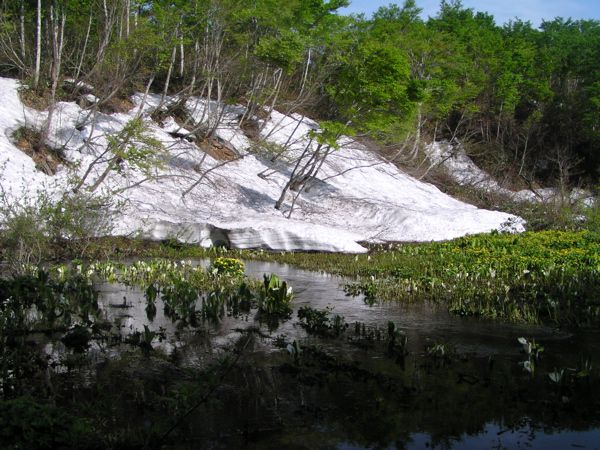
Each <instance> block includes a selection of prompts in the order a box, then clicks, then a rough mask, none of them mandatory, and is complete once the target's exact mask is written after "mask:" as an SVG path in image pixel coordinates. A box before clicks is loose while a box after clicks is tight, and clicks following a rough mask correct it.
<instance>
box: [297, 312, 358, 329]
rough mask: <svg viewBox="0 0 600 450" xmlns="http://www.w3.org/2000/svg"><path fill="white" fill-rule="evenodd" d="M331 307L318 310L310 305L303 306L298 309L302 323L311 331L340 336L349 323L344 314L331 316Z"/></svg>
mask: <svg viewBox="0 0 600 450" xmlns="http://www.w3.org/2000/svg"><path fill="white" fill-rule="evenodd" d="M330 312H331V309H329V308H326V309H322V310H318V309H315V308H311V307H310V306H301V307H300V308H299V309H298V319H300V325H302V327H304V329H306V331H308V332H309V333H315V334H321V335H333V336H339V335H341V334H342V333H344V332H345V331H346V329H347V328H348V324H347V323H346V321H345V319H344V317H343V316H340V315H338V314H335V315H334V316H333V317H329V315H330Z"/></svg>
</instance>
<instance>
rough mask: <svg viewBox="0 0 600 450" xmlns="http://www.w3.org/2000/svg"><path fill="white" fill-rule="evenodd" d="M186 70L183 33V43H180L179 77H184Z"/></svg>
mask: <svg viewBox="0 0 600 450" xmlns="http://www.w3.org/2000/svg"><path fill="white" fill-rule="evenodd" d="M184 70H185V53H184V49H183V33H181V42H180V43H179V76H180V77H183V72H184Z"/></svg>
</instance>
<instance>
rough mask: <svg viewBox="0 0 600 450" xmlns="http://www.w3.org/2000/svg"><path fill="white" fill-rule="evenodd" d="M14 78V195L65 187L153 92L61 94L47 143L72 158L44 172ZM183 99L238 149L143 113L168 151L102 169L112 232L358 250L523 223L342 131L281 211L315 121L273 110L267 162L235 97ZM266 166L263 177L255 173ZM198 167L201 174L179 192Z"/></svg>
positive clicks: (6, 152)
mask: <svg viewBox="0 0 600 450" xmlns="http://www.w3.org/2000/svg"><path fill="white" fill-rule="evenodd" d="M18 87H19V83H18V82H17V81H15V80H12V79H6V78H0V130H1V131H2V132H1V133H0V164H1V165H0V167H2V168H3V171H2V174H1V184H2V188H3V189H4V191H5V192H6V193H7V194H9V195H12V196H13V197H16V196H26V197H27V196H29V197H31V196H34V195H35V192H36V191H37V190H44V191H46V192H51V193H52V192H54V193H58V192H60V191H61V190H64V189H67V186H68V182H69V181H68V180H69V179H71V178H72V173H70V171H72V170H78V171H79V175H80V176H81V174H82V173H83V172H84V171H85V169H86V168H87V167H88V165H89V164H90V162H91V161H93V160H94V158H95V157H96V156H97V155H98V154H100V153H101V152H102V151H104V150H105V149H106V145H107V142H108V141H107V137H108V135H110V134H111V133H116V132H118V131H119V130H121V129H122V127H123V126H124V125H125V124H126V123H127V122H128V121H129V120H131V119H132V118H134V117H135V115H136V114H137V113H138V111H139V110H140V108H141V110H143V111H144V112H145V113H149V112H150V111H151V110H152V109H153V108H155V107H157V106H158V105H159V104H160V96H159V95H149V96H148V97H147V98H146V102H145V104H144V105H141V106H140V103H141V102H142V101H143V96H142V95H136V96H134V98H133V101H134V102H135V103H136V106H135V107H134V108H133V109H132V110H131V111H130V112H128V113H125V114H123V113H121V114H112V115H107V114H102V113H99V112H98V113H96V114H95V116H94V117H92V116H91V113H90V111H89V110H85V109H81V108H80V107H79V106H78V105H77V104H75V103H67V102H61V103H59V104H58V105H57V112H56V114H55V119H54V123H53V126H52V129H51V133H50V137H49V141H50V142H49V143H50V144H51V145H53V146H55V147H56V146H61V147H63V148H64V149H65V154H66V156H67V158H68V159H69V160H70V161H73V162H75V163H77V164H76V166H75V165H74V166H73V167H77V168H71V169H67V168H66V167H62V168H61V170H59V172H58V173H57V175H56V176H54V177H49V176H47V175H45V174H43V173H42V172H39V171H38V170H36V168H35V165H34V163H33V161H32V160H31V158H29V157H28V156H26V155H25V154H24V153H22V152H21V151H20V150H18V149H17V148H16V147H15V145H14V144H13V143H12V141H11V139H10V136H11V135H12V133H13V132H14V130H16V129H17V128H18V127H20V126H23V125H27V126H34V127H40V126H41V124H42V123H43V122H44V120H45V118H46V117H47V114H46V113H43V112H37V111H34V110H31V109H29V108H27V107H25V106H24V105H23V104H22V103H21V102H20V100H19V97H18V95H17V89H18ZM172 101H174V99H172V98H169V99H167V102H172ZM186 107H187V109H188V110H189V111H192V113H191V114H192V116H193V118H194V120H195V121H196V122H198V123H200V122H202V123H205V124H207V125H208V126H210V125H211V124H214V123H215V120H216V119H215V117H217V116H218V115H219V114H220V113H221V112H223V113H224V114H223V117H222V119H221V120H220V121H219V128H218V129H217V130H216V135H217V136H218V137H219V138H220V140H221V142H227V143H230V144H231V145H232V146H233V147H234V148H235V150H236V151H237V153H238V154H239V155H240V158H239V159H237V160H234V161H231V162H227V163H224V162H223V161H218V160H215V159H213V158H212V157H211V156H209V155H207V154H206V153H204V152H203V151H202V150H200V149H199V147H197V146H196V144H194V143H192V142H189V141H188V140H186V139H182V138H180V137H173V136H174V135H175V136H176V135H177V134H176V132H178V131H181V132H183V134H185V130H182V129H180V127H179V125H177V123H176V122H175V120H173V118H167V119H165V120H164V121H162V125H159V124H158V123H156V122H151V124H150V131H151V133H152V134H153V136H154V137H156V138H157V139H159V140H160V141H161V142H162V143H163V144H164V145H165V147H166V148H167V149H168V152H169V161H168V164H167V165H166V167H165V168H163V169H161V170H160V172H159V173H158V175H159V177H158V178H157V179H155V180H152V181H147V182H144V183H141V184H139V185H136V183H137V182H139V181H141V180H142V179H143V175H142V174H140V173H136V172H135V171H133V170H128V171H127V170H126V171H124V172H123V173H122V174H116V173H113V174H111V176H109V177H108V178H107V180H106V184H105V189H109V190H111V191H113V192H114V191H118V190H120V193H119V194H118V198H119V199H120V200H123V201H124V205H125V206H124V207H123V210H122V214H121V216H120V217H119V218H118V220H117V223H116V227H115V230H114V233H115V234H123V235H126V234H131V233H142V234H143V235H145V236H147V237H150V238H153V239H166V238H175V239H179V240H181V241H184V242H189V243H197V244H199V245H203V246H209V245H219V244H223V245H230V246H232V247H237V248H265V249H272V250H317V251H331V252H333V251H339V252H355V253H360V252H364V251H365V248H364V247H362V246H361V245H359V244H358V242H361V241H371V242H384V241H430V240H445V239H451V238H455V237H459V236H463V235H465V234H471V233H480V232H487V231H491V230H496V229H498V230H504V229H506V230H508V231H522V229H523V226H522V220H521V219H519V218H518V217H515V216H512V215H509V214H506V213H503V212H498V211H487V210H482V209H478V208H476V207H474V206H472V205H468V204H465V203H463V202H460V201H458V200H456V199H454V198H451V197H449V196H448V195H446V194H444V193H442V192H441V191H440V190H439V189H437V188H436V187H434V186H433V185H431V184H427V183H423V182H420V181H418V180H416V179H415V178H412V177H410V176H409V175H407V174H405V173H403V172H402V171H400V170H399V169H398V168H397V167H396V166H394V165H393V164H391V163H389V162H387V161H385V160H383V159H381V157H379V156H378V155H376V154H374V153H372V152H369V151H368V150H367V149H366V148H364V147H363V146H362V145H360V144H358V143H356V142H353V141H351V140H350V139H348V138H344V139H341V140H340V149H339V150H336V151H334V152H333V153H332V154H331V155H330V156H329V157H328V159H327V160H326V162H325V163H324V165H323V166H322V168H321V170H320V171H319V173H318V174H317V176H316V178H314V179H312V180H311V181H310V182H309V184H308V185H307V188H306V189H305V191H304V192H302V194H301V195H300V196H299V197H298V199H297V201H296V203H295V207H294V209H293V212H292V214H291V217H290V218H288V217H287V216H288V214H289V211H290V206H291V203H292V200H293V197H294V196H295V195H296V192H294V191H290V192H289V193H288V196H287V197H286V200H285V202H284V204H283V207H282V209H281V211H280V210H276V209H275V208H274V204H275V202H276V200H277V199H278V198H279V196H280V194H281V190H282V188H283V186H284V185H285V183H286V181H287V180H288V179H289V176H290V173H291V171H292V170H293V163H292V161H293V159H294V157H298V156H299V155H300V154H301V152H302V149H303V148H304V147H305V146H306V145H307V142H308V134H309V132H310V131H311V130H314V129H317V128H318V124H317V123H316V122H314V121H312V120H310V119H307V118H305V117H303V116H300V115H296V114H295V115H292V116H286V115H283V114H280V113H278V112H275V111H274V112H273V113H272V114H271V117H270V118H269V119H268V120H267V122H266V123H264V127H263V129H262V131H261V135H262V137H263V138H264V139H265V140H266V141H268V142H271V143H275V144H279V145H287V146H288V147H289V148H290V151H289V152H288V153H287V154H286V157H285V159H284V158H282V159H280V160H276V161H275V162H271V160H270V156H269V155H262V156H261V155H260V154H259V153H256V152H253V151H251V148H252V142H251V141H250V140H249V139H248V138H247V137H246V136H245V135H244V133H243V132H242V130H240V128H239V127H238V125H237V122H238V120H239V116H240V114H243V112H244V108H243V107H241V106H228V107H226V108H225V109H224V110H222V109H221V107H220V105H218V104H216V103H215V102H212V101H205V100H203V99H199V98H193V99H190V100H188V102H187V105H186ZM148 120H150V119H149V118H148ZM169 133H171V134H169ZM102 169H103V167H98V168H96V169H94V171H93V174H94V175H96V176H97V175H98V174H99V173H101V171H102ZM209 169H210V171H209V172H206V171H207V170H209ZM266 170H267V173H266V175H263V177H260V176H259V175H258V174H259V173H264V172H265V171H266ZM202 173H204V178H203V179H202V182H201V183H200V184H198V186H196V187H195V188H194V189H192V190H191V191H190V192H189V194H187V195H185V196H182V193H183V192H185V191H186V190H187V189H188V188H189V187H190V186H191V185H192V184H193V183H194V182H195V181H197V180H198V179H199V178H200V176H201V174H202ZM91 178H92V179H93V178H94V176H92V177H91ZM127 187H129V188H128V189H125V188H127Z"/></svg>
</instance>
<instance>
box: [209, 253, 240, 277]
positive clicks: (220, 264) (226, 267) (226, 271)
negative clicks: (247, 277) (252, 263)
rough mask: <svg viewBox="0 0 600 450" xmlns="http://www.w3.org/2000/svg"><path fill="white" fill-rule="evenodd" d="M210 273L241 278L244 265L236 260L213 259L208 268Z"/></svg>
mask: <svg viewBox="0 0 600 450" xmlns="http://www.w3.org/2000/svg"><path fill="white" fill-rule="evenodd" d="M210 272H212V273H214V274H215V275H225V276H231V277H241V276H244V263H243V262H242V261H240V260H239V259H236V258H224V257H219V258H215V259H214V261H213V262H212V264H211V266H210Z"/></svg>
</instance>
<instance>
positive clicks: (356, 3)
mask: <svg viewBox="0 0 600 450" xmlns="http://www.w3.org/2000/svg"><path fill="white" fill-rule="evenodd" d="M390 3H397V4H398V5H402V4H403V3H404V1H403V0H398V1H393V0H350V6H349V7H348V8H343V9H341V10H340V12H341V13H342V14H352V13H365V15H367V17H370V16H371V14H372V13H373V12H375V11H376V10H377V8H379V7H380V6H387V5H389V4H390ZM416 3H417V6H418V7H419V8H421V9H423V13H422V16H423V18H424V19H427V17H429V16H435V15H436V14H437V12H438V9H439V4H440V2H439V0H416ZM462 3H463V5H464V6H465V7H466V8H473V9H474V10H475V11H484V12H487V13H490V14H492V15H493V16H494V18H495V19H496V23H497V24H499V25H502V24H504V23H506V22H508V21H509V20H511V19H514V18H515V17H518V18H520V19H523V20H530V21H531V23H532V25H534V26H535V27H537V26H539V25H540V24H541V22H542V19H548V20H551V19H554V18H555V17H563V18H568V17H571V18H573V19H596V20H600V0H463V2H462Z"/></svg>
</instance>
